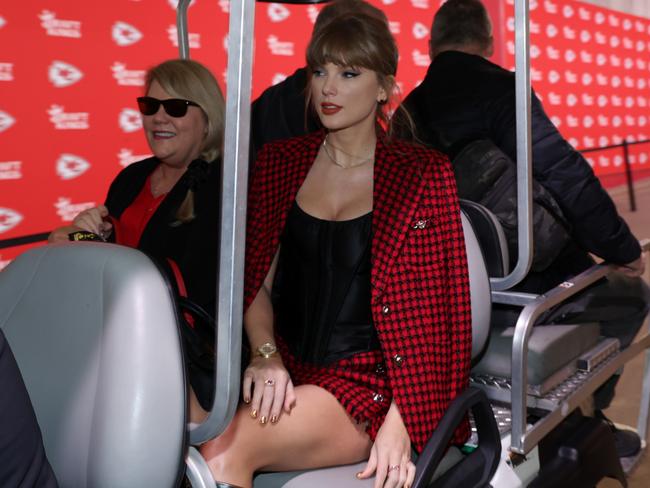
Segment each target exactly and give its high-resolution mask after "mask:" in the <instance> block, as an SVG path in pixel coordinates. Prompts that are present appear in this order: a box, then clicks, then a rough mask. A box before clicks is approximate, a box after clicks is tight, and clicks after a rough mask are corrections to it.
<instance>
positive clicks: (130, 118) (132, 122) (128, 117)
mask: <svg viewBox="0 0 650 488" xmlns="http://www.w3.org/2000/svg"><path fill="white" fill-rule="evenodd" d="M119 124H120V128H121V129H122V130H123V131H124V132H135V131H137V130H140V129H141V128H142V117H141V116H140V112H138V111H137V110H133V109H132V108H125V109H122V111H121V112H120V117H119Z"/></svg>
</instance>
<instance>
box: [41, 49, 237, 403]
mask: <svg viewBox="0 0 650 488" xmlns="http://www.w3.org/2000/svg"><path fill="white" fill-rule="evenodd" d="M145 88H146V90H145V93H146V96H142V97H138V99H137V103H138V107H139V109H140V112H141V113H142V120H143V127H144V131H145V135H146V138H147V142H148V143H149V147H150V148H151V152H152V153H153V156H152V157H151V158H148V159H145V160H143V161H139V162H136V163H133V164H131V165H130V166H128V167H126V168H125V169H124V170H122V171H121V172H120V173H119V174H118V175H117V177H116V178H115V180H114V181H113V182H112V184H111V186H110V189H109V191H108V196H107V198H106V201H105V204H104V205H99V206H97V207H95V208H92V209H89V210H85V211H83V212H81V213H80V214H79V215H77V217H76V218H75V219H74V221H73V223H72V225H71V226H66V227H61V228H59V229H57V230H55V231H54V232H52V234H50V237H49V241H50V242H62V241H68V240H69V239H70V236H71V235H73V236H74V235H75V233H78V232H80V231H81V232H87V233H92V234H94V235H95V236H99V238H101V239H102V240H110V241H112V242H116V243H118V244H123V245H127V246H131V247H135V248H137V249H140V250H141V251H143V252H145V253H146V254H148V255H149V256H150V257H152V258H153V259H154V260H155V261H157V262H158V263H159V264H161V265H162V266H163V267H164V269H167V270H169V271H170V273H171V274H173V275H174V277H173V278H172V281H173V282H175V281H177V280H178V277H179V274H180V276H182V281H183V282H184V286H185V287H186V292H187V296H188V297H189V298H190V299H191V300H192V301H193V302H195V303H197V304H198V305H199V306H201V307H202V308H203V309H205V310H206V311H208V312H209V313H210V315H213V314H214V310H215V296H216V291H215V290H216V272H217V255H218V253H217V252H216V250H217V249H218V247H219V220H220V209H219V198H218V195H219V194H220V192H221V179H220V178H221V155H222V145H223V129H224V100H223V95H222V93H221V90H220V88H219V85H218V83H217V81H216V80H215V78H214V76H213V75H212V74H211V73H210V71H208V69H206V68H205V67H204V66H202V65H201V64H199V63H197V62H195V61H189V60H171V61H166V62H163V63H161V64H159V65H158V66H156V67H154V68H152V69H150V70H149V71H148V73H147V76H146V82H145ZM82 238H83V234H82ZM178 272H180V273H178ZM204 379H205V378H204ZM190 380H191V382H192V386H193V387H194V390H195V391H196V393H197V396H198V397H199V400H200V403H201V404H202V405H203V406H204V407H205V406H208V405H209V404H210V402H211V395H212V391H211V388H210V386H209V384H208V381H207V379H206V381H205V384H203V382H200V383H201V384H199V375H197V376H195V377H194V378H193V375H192V374H190Z"/></svg>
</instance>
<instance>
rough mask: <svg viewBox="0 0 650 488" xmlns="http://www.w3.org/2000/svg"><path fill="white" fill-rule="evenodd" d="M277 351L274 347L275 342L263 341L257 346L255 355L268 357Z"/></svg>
mask: <svg viewBox="0 0 650 488" xmlns="http://www.w3.org/2000/svg"><path fill="white" fill-rule="evenodd" d="M277 353H278V348H277V347H275V344H271V343H270V342H265V343H264V344H262V345H261V346H259V347H258V348H257V355H258V356H262V357H263V358H264V359H269V358H272V357H273V356H275V355H276V354H277Z"/></svg>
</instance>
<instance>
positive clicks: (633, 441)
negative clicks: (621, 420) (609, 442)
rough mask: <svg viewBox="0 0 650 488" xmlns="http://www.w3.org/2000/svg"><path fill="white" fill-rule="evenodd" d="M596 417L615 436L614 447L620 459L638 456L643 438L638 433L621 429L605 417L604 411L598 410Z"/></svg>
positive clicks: (595, 413)
mask: <svg viewBox="0 0 650 488" xmlns="http://www.w3.org/2000/svg"><path fill="white" fill-rule="evenodd" d="M594 417H596V418H598V419H601V420H602V421H604V422H605V423H606V424H607V425H608V426H609V428H610V429H611V430H612V434H614V446H615V448H616V453H617V454H618V457H620V458H623V457H631V456H636V455H637V454H638V452H639V451H640V450H641V438H640V437H639V435H638V434H637V433H636V432H633V431H631V430H624V429H619V428H618V427H616V426H615V425H614V422H612V421H611V420H609V419H608V418H607V417H605V414H604V413H603V412H602V410H596V412H594Z"/></svg>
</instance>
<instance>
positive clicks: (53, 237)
mask: <svg viewBox="0 0 650 488" xmlns="http://www.w3.org/2000/svg"><path fill="white" fill-rule="evenodd" d="M80 230H83V229H81V228H79V227H77V226H76V225H65V226H63V227H59V228H57V229H54V230H53V231H52V232H50V235H49V236H47V242H49V243H50V244H56V243H57V242H70V237H68V236H69V235H70V234H72V233H73V232H78V231H80Z"/></svg>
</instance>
